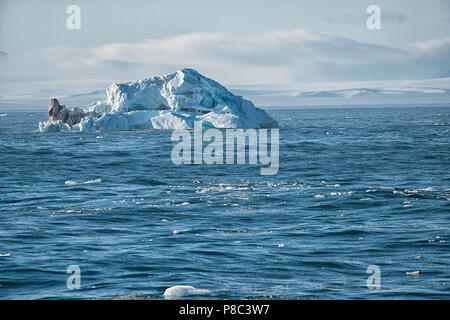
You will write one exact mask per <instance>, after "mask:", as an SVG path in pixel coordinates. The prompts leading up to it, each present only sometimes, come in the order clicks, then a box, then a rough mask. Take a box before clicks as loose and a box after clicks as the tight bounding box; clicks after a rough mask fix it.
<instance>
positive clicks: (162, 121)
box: [39, 69, 277, 131]
mask: <svg viewBox="0 0 450 320" xmlns="http://www.w3.org/2000/svg"><path fill="white" fill-rule="evenodd" d="M106 94H107V97H106V100H104V101H97V102H96V103H93V104H90V105H87V106H84V107H73V108H67V107H65V106H61V105H59V102H58V100H56V99H52V101H51V102H50V106H49V118H50V119H49V120H48V121H46V122H40V123H39V130H40V131H71V130H73V131H90V130H137V129H193V128H194V122H195V121H200V122H201V123H202V125H203V126H204V127H214V128H270V127H275V126H277V123H276V121H275V120H273V119H272V118H271V117H270V116H269V115H268V114H267V113H266V112H265V111H264V110H262V109H259V108H257V107H255V105H254V104H253V103H252V102H250V101H248V100H245V99H243V98H242V97H241V96H237V95H234V94H233V93H231V92H230V91H228V90H227V89H226V88H225V87H224V86H222V85H220V84H219V83H218V82H216V81H214V80H212V79H209V78H207V77H205V76H203V75H201V74H200V73H199V72H197V71H196V70H193V69H183V70H178V71H176V72H174V73H171V74H168V75H164V76H161V77H154V78H148V79H143V80H139V81H132V82H126V83H113V84H112V85H111V86H109V87H108V88H107V89H106Z"/></svg>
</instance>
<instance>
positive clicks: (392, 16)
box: [323, 9, 409, 25]
mask: <svg viewBox="0 0 450 320" xmlns="http://www.w3.org/2000/svg"><path fill="white" fill-rule="evenodd" d="M367 17H368V15H359V16H355V15H351V14H348V13H344V14H341V15H338V16H327V17H324V18H323V20H324V21H326V22H328V23H331V24H360V25H365V24H366V20H367ZM408 19H409V18H408V16H406V15H404V14H402V13H397V12H393V11H388V10H384V9H381V23H382V24H384V23H388V24H394V23H405V22H406V21H408Z"/></svg>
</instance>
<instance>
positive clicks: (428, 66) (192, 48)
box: [0, 29, 450, 84]
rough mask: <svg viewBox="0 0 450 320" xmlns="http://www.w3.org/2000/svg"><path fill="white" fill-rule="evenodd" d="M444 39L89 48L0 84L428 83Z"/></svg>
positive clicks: (202, 39) (228, 37) (38, 61)
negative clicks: (165, 78) (197, 75)
mask: <svg viewBox="0 0 450 320" xmlns="http://www.w3.org/2000/svg"><path fill="white" fill-rule="evenodd" d="M449 50H450V38H444V39H437V40H432V41H428V42H423V43H416V44H412V45H408V46H403V47H390V46H382V45H376V44H371V43H363V42H358V41H355V40H352V39H348V38H344V37H338V36H333V35H329V34H324V33H316V32H310V31H307V30H303V29H294V30H274V31H268V32H263V33H258V34H231V33H190V34H183V35H177V36H173V37H167V38H158V39H147V40H143V41H141V42H137V43H111V44H105V45H101V46H96V47H91V48H69V47H51V48H46V49H41V50H34V51H29V52H25V53H23V54H21V55H14V56H13V55H8V56H5V57H4V58H5V59H2V62H1V63H0V83H8V82H13V81H58V80H80V81H81V80H83V79H109V81H111V82H112V81H123V80H133V79H138V78H144V77H148V76H154V75H159V74H164V73H168V72H173V71H174V70H175V69H177V68H183V67H193V68H196V69H198V70H199V71H200V72H202V73H204V74H206V75H208V76H210V77H212V78H214V79H217V80H218V81H220V82H222V83H225V84H275V83H277V84H301V83H307V82H311V81H316V82H317V81H355V80H386V79H420V78H433V77H437V76H438V75H442V73H443V72H446V71H447V70H448V66H449V62H450V54H449V52H450V51H449Z"/></svg>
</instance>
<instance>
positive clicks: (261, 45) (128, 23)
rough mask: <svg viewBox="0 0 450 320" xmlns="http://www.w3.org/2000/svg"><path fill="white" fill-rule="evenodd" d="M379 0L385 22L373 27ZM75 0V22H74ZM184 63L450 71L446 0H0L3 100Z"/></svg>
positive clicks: (236, 69) (432, 74) (256, 70)
mask: <svg viewBox="0 0 450 320" xmlns="http://www.w3.org/2000/svg"><path fill="white" fill-rule="evenodd" d="M373 4H375V5H377V6H379V8H380V10H381V29H380V30H369V29H368V28H367V26H366V20H367V18H368V17H369V14H367V12H366V9H367V7H368V6H370V5H373ZM69 5H77V6H79V8H80V10H81V20H80V21H81V28H80V29H79V30H69V29H68V28H67V27H66V20H67V19H68V17H69V16H70V14H67V13H66V9H67V7H68V6H69ZM184 67H191V68H195V69H197V70H198V71H199V72H201V73H202V74H205V75H207V76H209V77H211V78H213V79H215V80H217V81H219V82H221V83H224V84H226V85H229V86H232V87H239V86H242V87H249V86H254V87H259V88H261V87H262V86H266V87H269V88H284V89H292V88H302V87H305V86H310V84H311V83H348V82H355V81H356V82H358V81H359V82H367V81H392V80H399V81H400V80H401V81H404V80H423V79H434V78H443V77H449V76H450V0H428V1H406V0H377V1H375V0H371V1H366V0H353V1H349V0H340V1H334V0H322V1H320V0H319V1H300V0H284V1H261V0H259V1H254V0H247V1H244V0H240V1H235V0H227V1H214V0H208V1H206V0H191V1H178V0H172V1H141V0H128V1H126V2H122V1H104V0H95V1H92V0H91V1H82V0H71V1H65V0H40V1H24V0H0V100H1V99H5V97H8V98H9V99H12V97H13V96H14V95H16V96H17V97H20V96H24V95H25V94H26V93H27V92H28V93H29V94H30V95H32V94H33V90H32V89H33V88H35V87H38V84H40V85H42V84H43V83H46V84H48V86H51V85H52V84H55V88H56V87H58V86H61V85H62V84H68V86H70V87H71V90H77V88H78V89H79V90H81V91H83V90H90V88H92V90H94V89H98V88H99V87H100V88H102V87H104V85H105V84H106V83H111V82H113V81H125V80H134V79H139V78H145V77H150V76H155V75H161V74H165V73H170V72H173V71H175V70H176V69H180V68H184ZM75 83H76V84H77V85H71V84H75ZM39 88H40V86H39ZM47 90H49V94H51V93H52V92H51V88H50V89H49V88H47ZM21 91H23V92H21Z"/></svg>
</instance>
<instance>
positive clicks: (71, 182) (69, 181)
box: [64, 179, 102, 185]
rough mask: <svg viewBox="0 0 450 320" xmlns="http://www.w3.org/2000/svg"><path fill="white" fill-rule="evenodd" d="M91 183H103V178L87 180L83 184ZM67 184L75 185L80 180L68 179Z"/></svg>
mask: <svg viewBox="0 0 450 320" xmlns="http://www.w3.org/2000/svg"><path fill="white" fill-rule="evenodd" d="M90 183H102V179H93V180H87V181H85V182H83V184H90ZM64 184H65V185H75V184H78V182H76V181H73V180H67V181H64Z"/></svg>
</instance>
